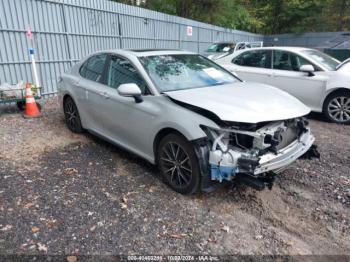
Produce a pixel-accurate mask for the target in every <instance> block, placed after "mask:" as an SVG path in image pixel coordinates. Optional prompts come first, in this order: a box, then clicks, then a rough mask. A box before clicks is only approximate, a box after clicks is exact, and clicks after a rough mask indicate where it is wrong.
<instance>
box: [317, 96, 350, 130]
mask: <svg viewBox="0 0 350 262" xmlns="http://www.w3.org/2000/svg"><path fill="white" fill-rule="evenodd" d="M323 111H324V113H325V115H326V117H327V118H328V119H329V120H330V121H332V122H335V123H339V124H349V123H350V92H346V91H342V92H336V93H334V94H331V95H330V96H329V97H328V98H327V99H326V101H325V103H324V108H323Z"/></svg>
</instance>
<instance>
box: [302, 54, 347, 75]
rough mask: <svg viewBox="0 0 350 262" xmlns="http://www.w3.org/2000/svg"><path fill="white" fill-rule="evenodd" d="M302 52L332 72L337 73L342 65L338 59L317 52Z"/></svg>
mask: <svg viewBox="0 0 350 262" xmlns="http://www.w3.org/2000/svg"><path fill="white" fill-rule="evenodd" d="M302 52H303V53H304V54H306V55H307V56H309V57H311V58H312V59H313V60H315V61H316V62H318V63H320V64H321V65H323V66H324V67H325V68H327V69H328V70H331V71H335V70H336V69H337V66H338V65H339V64H340V62H339V61H338V60H337V59H335V58H333V57H331V56H329V55H327V54H325V53H322V52H320V51H317V50H303V51H302Z"/></svg>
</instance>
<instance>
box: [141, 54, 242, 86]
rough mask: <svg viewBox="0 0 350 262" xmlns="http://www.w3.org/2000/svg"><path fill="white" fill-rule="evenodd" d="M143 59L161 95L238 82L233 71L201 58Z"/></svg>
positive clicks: (147, 57) (192, 56) (188, 56)
mask: <svg viewBox="0 0 350 262" xmlns="http://www.w3.org/2000/svg"><path fill="white" fill-rule="evenodd" d="M139 59H140V62H141V64H142V65H143V67H144V68H145V70H146V72H147V73H148V74H149V76H150V78H151V79H152V81H153V83H154V84H155V85H156V86H157V88H158V89H159V90H160V92H166V91H176V90H183V89H192V88H199V87H207V86H216V85H222V84H229V83H234V82H237V81H238V79H237V78H235V77H234V76H233V75H231V74H230V73H229V72H227V71H226V70H224V69H222V68H221V67H220V66H218V65H217V64H215V63H214V62H211V61H210V60H209V59H206V58H204V57H202V56H200V55H159V56H145V57H140V58H139Z"/></svg>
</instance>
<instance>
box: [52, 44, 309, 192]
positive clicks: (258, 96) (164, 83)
mask: <svg viewBox="0 0 350 262" xmlns="http://www.w3.org/2000/svg"><path fill="white" fill-rule="evenodd" d="M59 94H60V98H61V102H62V106H63V109H64V114H65V119H66V123H67V126H68V128H69V129H70V130H71V131H73V132H82V131H84V130H87V131H89V132H91V133H93V134H96V135H98V136H100V137H102V138H103V139H105V140H107V141H110V142H111V143H114V144H116V145H118V146H120V147H123V148H125V149H127V150H129V151H131V152H133V153H135V154H137V155H139V156H141V157H142V158H144V159H146V160H148V161H149V162H151V163H153V164H157V165H158V167H159V169H160V171H161V173H162V175H163V177H164V180H165V181H166V183H167V184H168V185H169V186H170V187H171V188H173V189H174V190H175V191H177V192H180V193H183V194H190V193H194V192H197V191H199V190H209V189H211V188H213V187H214V186H216V185H221V184H224V183H225V182H228V181H235V182H242V183H245V184H247V185H250V186H252V187H254V188H256V189H263V188H264V187H265V186H266V185H268V186H271V185H272V181H273V177H274V176H275V174H276V173H278V172H280V171H282V170H283V169H284V168H285V167H286V166H288V165H289V164H291V163H292V162H293V161H295V160H296V159H297V158H299V157H300V156H302V155H304V154H305V153H306V152H307V151H308V150H309V149H310V148H311V147H312V144H313V142H314V137H313V135H312V134H311V132H310V128H309V126H308V122H307V120H306V119H305V118H304V116H305V115H307V114H308V113H309V112H310V110H309V109H308V108H307V107H306V106H305V105H304V104H302V103H301V102H300V101H299V100H297V99H296V98H294V97H292V96H290V95H289V94H287V93H285V92H283V91H280V90H278V89H276V88H273V87H270V86H267V85H263V84H257V83H245V82H242V81H241V80H239V79H238V78H237V77H235V76H234V75H233V74H231V73H230V72H228V71H226V70H225V69H223V68H222V67H220V66H219V65H217V64H215V63H214V62H212V61H210V60H208V59H207V58H205V57H203V56H200V55H198V54H194V53H190V52H184V51H169V50H168V51H166V50H134V51H131V50H128V51H127V50H111V51H102V52H97V53H94V54H91V55H90V56H88V57H86V58H84V59H83V60H81V61H80V62H79V63H77V64H76V65H75V66H74V67H73V68H71V70H70V71H69V72H67V73H65V74H64V75H62V76H61V78H60V80H59Z"/></svg>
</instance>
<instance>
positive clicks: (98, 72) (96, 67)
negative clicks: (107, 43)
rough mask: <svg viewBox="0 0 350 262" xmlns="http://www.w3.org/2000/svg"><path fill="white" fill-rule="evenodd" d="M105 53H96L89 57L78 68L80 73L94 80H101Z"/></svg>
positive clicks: (105, 57)
mask: <svg viewBox="0 0 350 262" xmlns="http://www.w3.org/2000/svg"><path fill="white" fill-rule="evenodd" d="M106 59H107V55H106V54H102V55H96V56H93V57H91V58H89V59H88V60H87V61H86V62H85V63H84V64H83V65H82V67H81V68H80V71H79V72H80V75H81V76H82V77H84V78H86V79H89V80H91V81H95V82H101V81H102V76H103V70H104V68H105V64H106Z"/></svg>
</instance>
